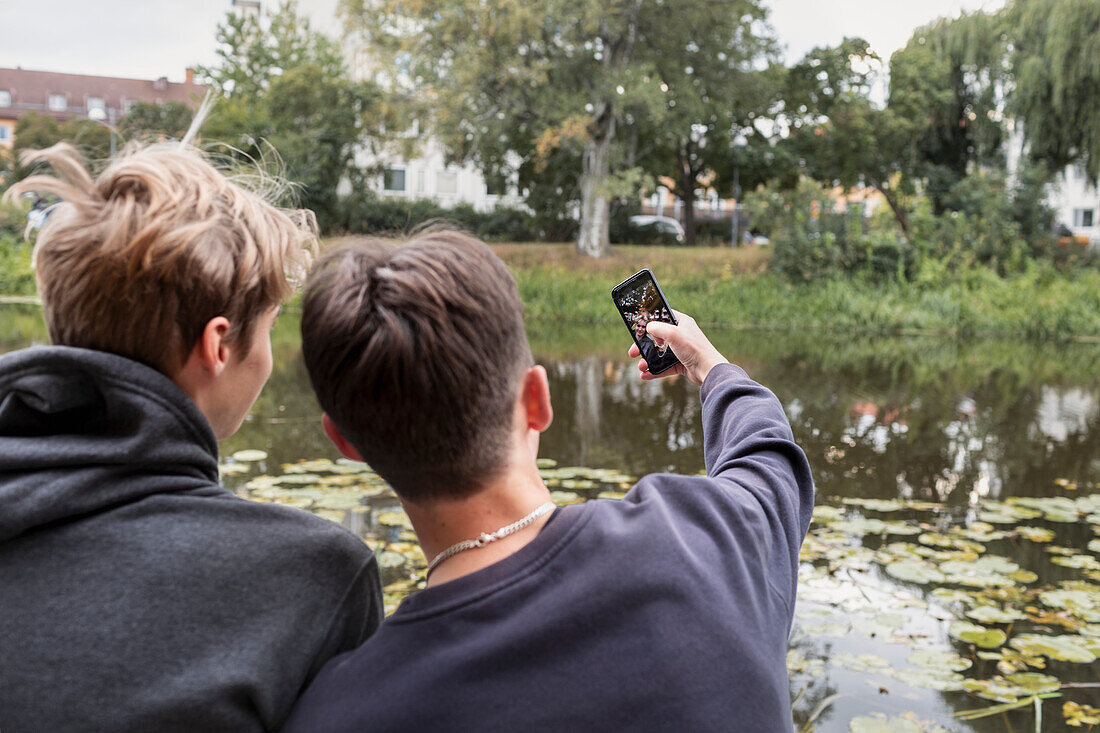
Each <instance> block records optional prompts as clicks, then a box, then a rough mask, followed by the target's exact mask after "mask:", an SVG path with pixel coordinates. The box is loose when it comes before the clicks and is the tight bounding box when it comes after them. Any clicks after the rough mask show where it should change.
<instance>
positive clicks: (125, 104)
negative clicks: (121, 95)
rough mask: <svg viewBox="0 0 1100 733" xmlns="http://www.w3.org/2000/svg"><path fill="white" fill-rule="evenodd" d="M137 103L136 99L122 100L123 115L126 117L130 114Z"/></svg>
mask: <svg viewBox="0 0 1100 733" xmlns="http://www.w3.org/2000/svg"><path fill="white" fill-rule="evenodd" d="M136 101H137V100H136V99H123V100H122V114H124V115H128V114H130V110H131V109H133V107H134V102H136Z"/></svg>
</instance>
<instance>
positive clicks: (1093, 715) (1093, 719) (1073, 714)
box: [1062, 700, 1100, 728]
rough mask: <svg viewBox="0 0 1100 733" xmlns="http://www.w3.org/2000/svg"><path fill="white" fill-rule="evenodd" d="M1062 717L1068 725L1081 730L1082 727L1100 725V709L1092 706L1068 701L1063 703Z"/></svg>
mask: <svg viewBox="0 0 1100 733" xmlns="http://www.w3.org/2000/svg"><path fill="white" fill-rule="evenodd" d="M1062 716H1063V717H1064V718H1065V719H1066V725H1072V726H1073V727H1074V728H1080V727H1081V726H1082V725H1088V726H1093V725H1100V708H1094V707H1093V706H1092V705H1082V704H1081V703H1077V702H1074V701H1072V700H1067V701H1066V702H1064V703H1062Z"/></svg>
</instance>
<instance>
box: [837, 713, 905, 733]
mask: <svg viewBox="0 0 1100 733" xmlns="http://www.w3.org/2000/svg"><path fill="white" fill-rule="evenodd" d="M923 730H924V729H923V728H922V727H921V725H920V723H917V722H915V721H913V720H910V719H909V718H903V717H901V716H899V715H895V716H894V717H892V718H887V717H886V716H885V715H883V714H882V713H872V714H871V715H860V716H858V717H855V718H852V719H851V720H850V721H848V733H922V731H923Z"/></svg>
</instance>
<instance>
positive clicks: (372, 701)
mask: <svg viewBox="0 0 1100 733" xmlns="http://www.w3.org/2000/svg"><path fill="white" fill-rule="evenodd" d="M702 400H703V421H704V452H705V455H706V467H707V475H706V476H677V475H669V474H655V475H651V476H646V477H645V478H643V479H642V480H641V481H640V482H638V485H637V486H635V487H634V488H633V489H632V490H631V491H630V493H628V494H627V496H626V498H625V499H623V500H622V501H614V500H598V501H591V502H588V503H586V504H578V505H572V506H567V507H565V508H564V509H562V510H560V511H559V512H558V514H557V516H555V517H554V518H553V520H552V521H551V522H549V523H548V524H547V525H546V526H545V527H544V528H543V530H542V532H541V533H540V534H539V535H538V537H537V538H535V539H534V540H533V541H532V542H530V543H529V544H528V545H526V546H525V547H523V548H522V549H520V550H519V551H518V552H516V553H515V554H513V555H511V556H509V557H507V558H505V559H504V560H501V561H500V562H498V563H496V564H494V565H491V566H489V567H487V568H484V569H482V570H480V571H477V572H475V573H472V574H470V575H467V576H464V577H462V578H458V579H456V580H453V581H451V582H449V583H445V584H443V585H440V586H436V587H432V588H428V589H426V590H424V591H422V592H420V593H418V594H416V595H414V596H411V597H410V598H408V599H406V600H405V601H404V602H403V603H402V604H401V606H400V608H398V610H397V611H396V612H395V613H394V614H393V616H392V617H391V618H389V619H388V620H387V621H386V622H385V623H383V625H382V627H381V628H380V630H379V631H378V633H377V634H375V635H374V636H373V637H372V638H371V639H369V640H368V641H367V642H366V643H365V644H363V645H362V646H361V647H359V648H358V649H357V650H355V651H353V652H349V653H347V654H345V655H343V656H340V657H337V658H336V659H334V660H333V661H331V662H330V663H329V664H328V665H327V666H326V667H325V668H324V669H323V670H322V671H321V673H320V674H319V675H318V676H317V678H316V679H315V680H314V682H313V684H312V685H311V686H310V687H309V689H308V690H307V691H306V693H305V695H304V696H303V697H302V698H301V700H300V701H299V702H298V705H297V706H296V708H295V709H294V711H293V712H292V713H291V717H290V719H289V721H288V724H287V726H286V728H285V730H287V731H291V732H295V731H302V732H309V733H313V732H315V731H363V730H370V731H424V730H439V731H444V730H445V731H473V730H478V731H521V732H522V733H533V732H534V731H563V730H570V731H575V730H604V731H605V730H631V731H639V730H641V731H647V730H654V731H656V730H668V731H672V730H675V731H718V730H721V731H729V730H745V731H754V732H755V731H789V730H790V729H791V714H790V698H789V691H788V682H787V668H786V664H785V658H786V652H787V637H788V634H789V633H790V626H791V618H792V612H793V608H794V601H795V588H796V585H797V569H798V551H799V547H800V545H801V544H802V538H803V537H804V536H805V534H806V530H807V528H808V526H809V523H810V514H811V512H812V508H813V495H814V489H813V481H812V479H811V476H810V467H809V465H808V464H807V462H806V457H805V455H804V454H803V452H802V450H801V449H800V448H799V447H798V446H797V445H795V443H794V440H793V437H792V435H791V429H790V425H789V424H788V422H787V419H786V416H785V415H784V413H783V409H782V407H781V406H780V404H779V401H778V400H777V399H776V398H775V396H774V395H773V394H772V393H771V392H769V391H768V390H767V389H765V388H764V387H762V386H760V385H759V384H757V383H755V382H753V381H752V380H750V379H749V378H748V376H746V375H745V373H744V372H743V371H742V370H741V369H739V368H738V367H736V366H732V365H722V366H719V367H716V368H715V369H713V370H712V371H711V373H710V374H709V375H708V377H707V379H706V382H705V383H704V385H703V389H702Z"/></svg>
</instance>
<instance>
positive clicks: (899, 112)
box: [785, 38, 934, 241]
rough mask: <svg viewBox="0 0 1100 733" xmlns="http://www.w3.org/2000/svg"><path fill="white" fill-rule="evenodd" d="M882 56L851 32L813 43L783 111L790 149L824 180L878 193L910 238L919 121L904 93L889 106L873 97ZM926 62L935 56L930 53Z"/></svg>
mask: <svg viewBox="0 0 1100 733" xmlns="http://www.w3.org/2000/svg"><path fill="white" fill-rule="evenodd" d="M877 60H878V57H877V56H876V55H875V54H874V53H873V52H872V51H871V50H870V48H869V46H868V45H867V42H866V41H864V40H862V39H859V38H846V39H844V41H843V42H842V43H841V44H839V45H838V46H835V47H823V48H815V49H814V50H812V51H810V52H809V53H808V54H806V56H805V57H804V58H803V59H802V60H801V61H800V62H799V63H798V64H795V66H794V67H792V69H791V72H790V74H789V77H788V82H787V90H788V91H787V95H786V110H785V115H786V116H787V118H788V119H789V120H790V123H791V131H790V135H789V137H788V138H787V140H786V141H785V147H787V148H788V149H789V150H791V151H793V152H794V153H795V154H796V155H798V157H800V158H801V159H802V160H803V161H804V162H805V165H806V167H807V170H808V172H809V173H810V174H811V175H812V176H813V177H814V178H816V179H817V180H819V181H823V182H827V183H829V184H831V185H835V186H842V187H844V188H852V187H854V186H859V185H867V186H871V187H872V188H874V189H876V190H877V191H879V192H880V193H881V194H882V196H883V198H884V199H885V201H886V203H887V205H888V206H889V207H890V211H891V212H892V213H893V214H894V218H895V219H896V220H897V222H898V226H899V227H900V228H901V231H902V235H903V236H904V237H905V239H906V240H907V241H911V238H912V235H911V227H910V222H909V210H908V206H907V204H906V201H905V198H906V195H907V194H909V193H911V192H912V175H911V174H912V171H913V170H914V166H915V160H916V156H917V150H916V141H917V139H918V136H919V131H920V129H921V121H920V120H919V119H914V118H913V117H912V110H910V109H908V108H906V107H905V104H903V100H907V99H908V98H907V97H905V96H904V95H903V96H899V97H898V98H897V104H896V105H894V106H888V107H886V108H885V109H883V108H880V107H877V106H876V105H875V104H873V103H872V102H871V99H870V85H871V80H872V68H873V62H875V61H877ZM921 60H922V61H923V62H925V63H932V62H934V59H931V58H930V57H928V56H922V57H921ZM906 68H907V69H914V70H915V69H916V68H917V67H916V65H909V66H907V67H906ZM918 77H919V74H918Z"/></svg>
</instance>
